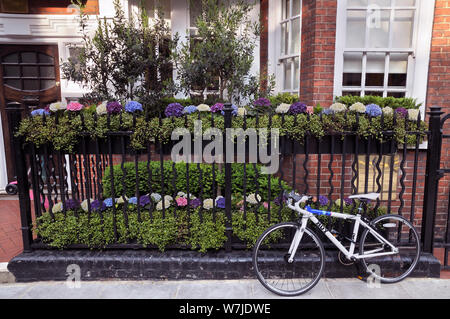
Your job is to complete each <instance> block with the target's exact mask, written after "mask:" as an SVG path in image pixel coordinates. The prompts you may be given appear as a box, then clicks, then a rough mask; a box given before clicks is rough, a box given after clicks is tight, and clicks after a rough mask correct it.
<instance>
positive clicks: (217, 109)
mask: <svg viewBox="0 0 450 319" xmlns="http://www.w3.org/2000/svg"><path fill="white" fill-rule="evenodd" d="M223 107H224V105H223V103H216V104H214V105H213V106H211V112H212V113H216V112H221V111H222V110H223Z"/></svg>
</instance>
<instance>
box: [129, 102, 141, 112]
mask: <svg viewBox="0 0 450 319" xmlns="http://www.w3.org/2000/svg"><path fill="white" fill-rule="evenodd" d="M125 111H126V112H128V113H134V112H136V111H141V112H142V111H143V109H142V104H141V103H139V102H136V101H130V102H128V103H127V104H125Z"/></svg>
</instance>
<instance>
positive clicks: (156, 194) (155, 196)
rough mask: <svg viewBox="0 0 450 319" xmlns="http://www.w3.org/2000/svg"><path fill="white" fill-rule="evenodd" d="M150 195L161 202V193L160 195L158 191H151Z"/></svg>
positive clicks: (155, 200)
mask: <svg viewBox="0 0 450 319" xmlns="http://www.w3.org/2000/svg"><path fill="white" fill-rule="evenodd" d="M150 197H151V198H152V200H153V201H154V202H159V201H160V200H161V195H159V194H158V193H151V194H150Z"/></svg>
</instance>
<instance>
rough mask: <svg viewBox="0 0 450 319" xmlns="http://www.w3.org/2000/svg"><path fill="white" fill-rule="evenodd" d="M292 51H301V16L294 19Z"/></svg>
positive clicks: (293, 52)
mask: <svg viewBox="0 0 450 319" xmlns="http://www.w3.org/2000/svg"><path fill="white" fill-rule="evenodd" d="M291 41H292V42H291V53H292V54H295V53H300V41H301V40H300V18H297V19H294V20H292V39H291Z"/></svg>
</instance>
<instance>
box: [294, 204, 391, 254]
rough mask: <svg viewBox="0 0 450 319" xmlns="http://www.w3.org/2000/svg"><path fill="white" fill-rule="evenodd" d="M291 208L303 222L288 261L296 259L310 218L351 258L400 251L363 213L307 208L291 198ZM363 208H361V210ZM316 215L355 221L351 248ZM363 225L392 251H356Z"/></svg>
mask: <svg viewBox="0 0 450 319" xmlns="http://www.w3.org/2000/svg"><path fill="white" fill-rule="evenodd" d="M287 206H288V207H289V208H290V209H293V210H295V211H296V212H298V213H299V214H300V215H301V223H300V228H298V229H297V231H296V232H295V235H294V239H293V240H292V243H291V246H290V247H289V254H290V256H289V259H288V262H290V263H292V262H293V261H294V257H295V252H296V251H297V248H298V245H299V243H300V241H301V239H302V237H303V234H304V232H305V229H306V225H307V223H308V220H310V221H311V222H313V224H315V225H316V226H317V228H319V229H320V230H321V231H322V232H323V233H324V234H325V236H326V237H327V238H328V239H329V240H330V241H331V242H332V243H333V244H334V245H335V246H336V247H337V248H338V249H339V250H340V251H341V252H342V253H343V254H344V255H345V256H346V257H347V259H349V260H355V259H361V258H373V257H379V256H388V255H394V254H397V253H398V249H397V248H396V247H395V246H394V245H392V244H391V243H390V242H389V241H387V240H386V239H385V238H384V237H383V236H382V235H380V234H379V233H378V232H377V231H376V230H374V229H373V228H372V227H371V226H370V225H369V224H368V223H366V222H365V221H364V220H362V218H361V214H357V215H350V214H342V213H336V212H331V211H323V210H318V209H313V208H310V207H309V206H306V207H305V209H303V208H301V207H300V201H298V202H296V203H295V205H292V203H291V200H289V201H288V205H287ZM360 209H361V208H359V210H360ZM315 215H326V216H330V217H335V218H338V219H344V220H345V219H349V220H353V221H354V226H353V233H352V238H351V243H350V248H349V249H347V248H345V247H344V245H342V243H341V242H340V241H339V240H338V239H337V238H336V237H334V236H333V234H332V233H331V232H330V231H329V230H328V229H327V228H326V227H325V226H324V225H323V224H322V223H321V222H320V221H319V220H318V219H317V217H316V216H315ZM360 226H362V227H364V228H367V229H368V230H369V232H370V233H371V234H372V235H373V236H374V237H375V238H376V239H377V240H378V241H380V243H384V244H386V245H388V246H389V247H390V248H391V250H392V251H390V252H380V251H381V250H383V248H378V249H373V250H370V251H367V252H365V253H364V254H363V255H360V254H358V253H356V254H355V253H354V252H355V246H356V241H357V239H358V238H357V237H358V230H359V227H360Z"/></svg>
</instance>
